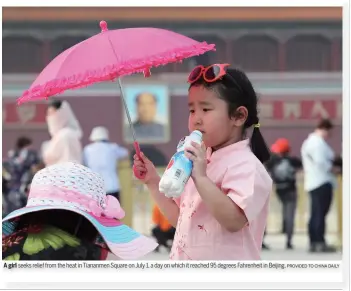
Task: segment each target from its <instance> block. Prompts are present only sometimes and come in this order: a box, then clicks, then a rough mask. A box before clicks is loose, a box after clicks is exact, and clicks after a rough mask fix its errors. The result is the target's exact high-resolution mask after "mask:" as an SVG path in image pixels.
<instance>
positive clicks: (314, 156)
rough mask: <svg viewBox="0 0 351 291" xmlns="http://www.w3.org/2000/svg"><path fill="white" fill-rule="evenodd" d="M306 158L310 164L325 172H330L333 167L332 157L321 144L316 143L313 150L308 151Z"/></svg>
mask: <svg viewBox="0 0 351 291" xmlns="http://www.w3.org/2000/svg"><path fill="white" fill-rule="evenodd" d="M307 157H308V158H309V159H311V162H312V163H315V164H317V165H318V166H319V167H321V168H324V169H325V170H327V171H331V169H332V167H333V160H334V156H333V155H332V154H331V153H330V151H328V148H327V146H325V145H323V144H322V143H316V144H315V146H314V147H313V149H311V150H309V151H308V153H307Z"/></svg>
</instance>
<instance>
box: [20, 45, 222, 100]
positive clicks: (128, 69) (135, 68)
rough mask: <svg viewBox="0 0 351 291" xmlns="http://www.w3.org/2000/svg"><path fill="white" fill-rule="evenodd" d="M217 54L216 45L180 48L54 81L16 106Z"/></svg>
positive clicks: (28, 93) (32, 91) (29, 93)
mask: <svg viewBox="0 0 351 291" xmlns="http://www.w3.org/2000/svg"><path fill="white" fill-rule="evenodd" d="M215 50H216V49H215V45H214V44H207V43H206V42H201V43H198V44H196V45H193V46H190V47H183V48H177V49H175V50H173V51H167V52H165V53H163V54H158V55H155V56H151V57H149V59H148V60H147V61H145V60H140V59H135V60H132V61H129V62H128V63H125V64H118V65H114V64H112V65H108V66H106V67H104V68H102V69H97V70H88V71H86V72H84V73H81V74H76V75H72V76H70V77H67V78H66V77H64V78H57V79H53V80H51V81H48V82H46V83H45V84H42V85H37V86H35V87H33V88H31V89H29V90H26V91H24V92H23V94H22V96H21V97H19V98H18V99H17V104H18V105H20V104H22V103H25V102H28V101H35V100H41V99H48V98H49V97H51V96H55V95H59V94H62V93H64V92H65V91H66V90H68V89H78V88H82V87H87V86H89V85H92V84H95V83H99V82H104V81H112V80H115V79H116V78H118V77H121V76H127V75H132V74H134V73H140V72H145V71H148V70H150V69H151V68H153V67H158V66H162V65H167V64H170V63H175V62H181V61H182V60H184V59H186V58H190V57H194V56H199V55H202V54H204V53H206V52H208V51H215Z"/></svg>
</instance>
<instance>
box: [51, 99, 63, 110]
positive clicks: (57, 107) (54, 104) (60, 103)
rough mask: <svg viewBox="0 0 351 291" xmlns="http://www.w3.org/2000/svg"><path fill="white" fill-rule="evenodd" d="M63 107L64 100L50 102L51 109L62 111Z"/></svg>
mask: <svg viewBox="0 0 351 291" xmlns="http://www.w3.org/2000/svg"><path fill="white" fill-rule="evenodd" d="M61 105H62V100H58V99H51V100H50V101H49V107H53V108H55V109H60V108H61Z"/></svg>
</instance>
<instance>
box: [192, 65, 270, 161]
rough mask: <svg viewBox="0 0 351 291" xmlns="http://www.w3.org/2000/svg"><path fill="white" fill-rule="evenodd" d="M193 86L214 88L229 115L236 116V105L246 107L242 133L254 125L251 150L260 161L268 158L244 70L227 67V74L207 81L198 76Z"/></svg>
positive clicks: (250, 87) (268, 152)
mask: <svg viewBox="0 0 351 291" xmlns="http://www.w3.org/2000/svg"><path fill="white" fill-rule="evenodd" d="M227 75H229V76H227ZM193 86H203V87H205V88H207V89H210V90H214V91H215V92H216V93H217V94H218V96H219V98H221V99H223V100H224V101H226V102H227V104H228V115H229V116H230V117H233V116H238V114H239V112H238V111H237V108H238V107H240V106H244V107H246V109H247V111H248V116H247V119H246V122H245V124H244V131H243V134H245V130H246V129H247V128H250V127H252V126H254V128H253V131H252V136H251V138H250V146H251V150H252V152H253V153H254V155H255V156H256V157H257V158H258V159H259V160H260V161H261V163H264V162H266V161H268V160H269V159H270V151H269V149H268V147H267V145H266V142H265V141H264V138H263V136H262V134H261V131H260V129H259V118H258V110H257V101H258V97H257V94H256V92H255V90H254V88H253V86H252V84H251V82H250V80H249V79H248V77H247V76H246V74H245V73H244V72H242V71H240V70H239V69H227V74H226V75H225V76H224V77H223V78H221V79H220V80H218V81H216V82H213V83H207V82H206V81H205V80H204V79H203V78H199V80H197V81H196V82H194V83H193V84H191V85H190V88H191V87H193ZM190 88H189V89H190ZM255 125H256V126H255Z"/></svg>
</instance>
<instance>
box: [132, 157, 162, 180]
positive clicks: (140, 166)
mask: <svg viewBox="0 0 351 291" xmlns="http://www.w3.org/2000/svg"><path fill="white" fill-rule="evenodd" d="M140 156H141V159H139V157H138V156H137V155H136V154H135V155H134V157H133V158H134V167H135V169H136V170H137V171H140V172H141V173H145V176H143V179H139V181H141V182H143V183H144V184H146V185H148V184H151V183H158V181H159V175H158V173H157V171H156V168H155V166H154V164H153V163H152V162H151V161H150V160H149V159H148V158H147V157H146V156H145V155H144V153H143V152H141V153H140Z"/></svg>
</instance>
